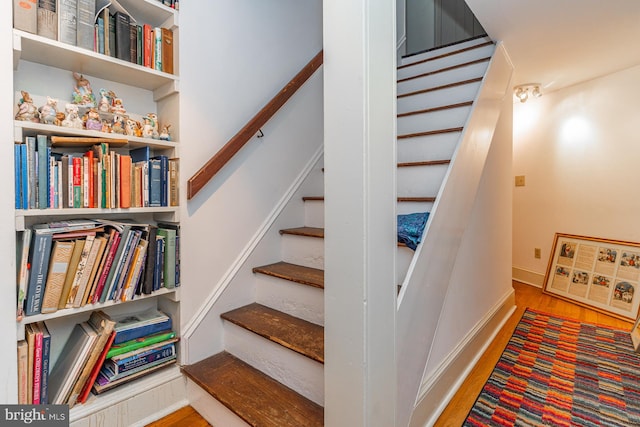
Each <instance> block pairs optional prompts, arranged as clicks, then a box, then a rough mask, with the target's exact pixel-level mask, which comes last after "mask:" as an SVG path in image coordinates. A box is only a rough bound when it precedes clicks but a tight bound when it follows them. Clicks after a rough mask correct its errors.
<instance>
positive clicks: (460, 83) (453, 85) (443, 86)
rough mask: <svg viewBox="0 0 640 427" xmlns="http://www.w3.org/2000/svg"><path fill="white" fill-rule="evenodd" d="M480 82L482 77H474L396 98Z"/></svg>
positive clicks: (400, 96)
mask: <svg viewBox="0 0 640 427" xmlns="http://www.w3.org/2000/svg"><path fill="white" fill-rule="evenodd" d="M481 81H482V77H476V78H474V79H468V80H462V81H459V82H455V83H448V84H446V85H441V86H434V87H430V88H426V89H420V90H416V91H414V92H407V93H403V94H401V95H398V96H397V97H398V98H404V97H405V96H413V95H419V94H422V93H428V92H433V91H436V90H441V89H448V88H450V87H456V86H462V85H466V84H469V83H477V82H481Z"/></svg>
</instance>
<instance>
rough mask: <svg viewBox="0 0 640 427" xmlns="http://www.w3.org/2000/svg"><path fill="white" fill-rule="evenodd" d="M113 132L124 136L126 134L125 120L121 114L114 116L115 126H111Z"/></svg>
mask: <svg viewBox="0 0 640 427" xmlns="http://www.w3.org/2000/svg"><path fill="white" fill-rule="evenodd" d="M111 132H113V133H118V134H121V135H124V133H125V118H124V116H121V115H119V114H114V116H113V124H112V125H111Z"/></svg>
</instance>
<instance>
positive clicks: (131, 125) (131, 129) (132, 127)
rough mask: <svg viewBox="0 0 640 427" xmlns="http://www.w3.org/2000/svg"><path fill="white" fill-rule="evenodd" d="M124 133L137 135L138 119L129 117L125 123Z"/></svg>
mask: <svg viewBox="0 0 640 427" xmlns="http://www.w3.org/2000/svg"><path fill="white" fill-rule="evenodd" d="M124 134H125V135H127V136H136V121H135V120H133V119H127V121H126V123H125V125H124Z"/></svg>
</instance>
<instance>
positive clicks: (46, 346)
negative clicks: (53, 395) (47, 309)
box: [36, 322, 51, 405]
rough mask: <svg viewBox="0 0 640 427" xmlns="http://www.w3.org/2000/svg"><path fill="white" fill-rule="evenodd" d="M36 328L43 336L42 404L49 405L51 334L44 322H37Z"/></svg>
mask: <svg viewBox="0 0 640 427" xmlns="http://www.w3.org/2000/svg"><path fill="white" fill-rule="evenodd" d="M36 327H37V328H38V331H39V333H41V334H42V369H41V371H42V372H41V374H40V404H41V405H46V404H47V403H49V371H50V368H51V365H50V363H49V362H50V359H51V334H50V333H49V329H47V325H45V323H44V322H37V323H36Z"/></svg>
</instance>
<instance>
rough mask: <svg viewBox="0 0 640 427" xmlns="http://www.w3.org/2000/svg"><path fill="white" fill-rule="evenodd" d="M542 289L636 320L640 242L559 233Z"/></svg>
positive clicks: (639, 276) (638, 302) (639, 280)
mask: <svg viewBox="0 0 640 427" xmlns="http://www.w3.org/2000/svg"><path fill="white" fill-rule="evenodd" d="M543 291H544V292H545V293H548V294H553V295H555V296H558V297H561V298H565V299H568V300H571V301H573V302H575V303H578V304H581V305H584V306H587V307H590V308H593V309H594V310H598V311H601V312H604V313H607V314H610V315H612V316H615V317H619V318H622V319H625V320H630V321H632V322H633V321H636V319H637V318H638V307H639V306H640V243H633V242H624V241H619V240H610V239H599V238H595V237H586V236H576V235H572V234H561V233H556V235H555V238H554V241H553V248H552V251H551V257H550V258H549V264H548V266H547V273H546V275H545V278H544V288H543ZM636 323H637V322H636ZM636 326H638V325H636ZM636 329H637V328H636V327H634V331H635V330H636ZM638 334H639V335H638V338H640V329H639V330H638ZM639 343H640V340H639Z"/></svg>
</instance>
